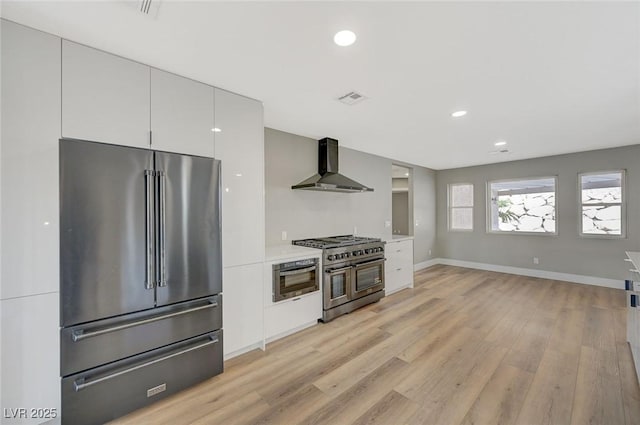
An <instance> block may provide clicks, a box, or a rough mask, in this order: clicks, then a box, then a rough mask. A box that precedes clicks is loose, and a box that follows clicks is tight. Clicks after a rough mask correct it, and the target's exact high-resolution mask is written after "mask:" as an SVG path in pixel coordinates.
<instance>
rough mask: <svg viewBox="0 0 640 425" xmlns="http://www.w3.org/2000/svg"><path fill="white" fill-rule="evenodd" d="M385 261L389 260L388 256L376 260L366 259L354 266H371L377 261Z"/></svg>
mask: <svg viewBox="0 0 640 425" xmlns="http://www.w3.org/2000/svg"><path fill="white" fill-rule="evenodd" d="M385 261H387V259H386V258H378V259H376V260H371V261H365V262H364V263H358V264H354V265H353V267H354V268H356V269H357V268H360V267H364V266H370V265H372V264H375V263H384V262H385Z"/></svg>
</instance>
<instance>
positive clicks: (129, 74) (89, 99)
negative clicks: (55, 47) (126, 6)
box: [62, 40, 150, 148]
mask: <svg viewBox="0 0 640 425" xmlns="http://www.w3.org/2000/svg"><path fill="white" fill-rule="evenodd" d="M149 74H150V68H149V67H148V66H146V65H142V64H140V63H137V62H133V61H130V60H127V59H124V58H121V57H118V56H115V55H111V54H109V53H105V52H102V51H100V50H96V49H92V48H90V47H86V46H83V45H80V44H77V43H73V42H71V41H67V40H63V41H62V136H63V137H69V138H74V139H83V140H90V141H97V142H103V143H113V144H117V145H126V146H134V147H139V148H148V147H149V139H150V137H149V129H150V123H149V115H150V105H149V96H150V93H149V90H150V83H149Z"/></svg>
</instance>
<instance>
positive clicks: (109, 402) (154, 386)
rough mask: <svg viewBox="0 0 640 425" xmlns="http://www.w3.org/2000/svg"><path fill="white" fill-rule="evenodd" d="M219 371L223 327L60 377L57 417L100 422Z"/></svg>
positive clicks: (67, 420)
mask: <svg viewBox="0 0 640 425" xmlns="http://www.w3.org/2000/svg"><path fill="white" fill-rule="evenodd" d="M222 371H223V360H222V330H219V331H216V332H211V333H209V334H206V335H202V336H199V337H196V338H192V339H189V340H186V341H182V342H180V343H176V344H173V345H170V346H167V347H163V348H160V349H157V350H153V351H151V352H148V353H145V354H141V355H138V356H134V357H130V358H127V359H124V360H121V361H118V362H115V363H110V364H108V365H105V366H101V367H98V368H95V369H91V370H88V371H85V372H82V373H78V374H75V375H71V376H68V377H66V378H63V379H62V423H63V424H65V425H66V424H84V425H90V424H102V423H105V422H108V421H110V420H113V419H116V418H118V417H120V416H122V415H125V414H127V413H129V412H131V411H133V410H136V409H139V408H141V407H144V406H146V405H149V404H151V403H154V402H156V401H158V400H161V399H163V398H165V397H167V396H169V395H171V394H174V393H176V392H178V391H181V390H183V389H185V388H187V387H190V386H192V385H194V384H196V383H198V382H200V381H203V380H205V379H208V378H210V377H212V376H215V375H218V374H220V373H222Z"/></svg>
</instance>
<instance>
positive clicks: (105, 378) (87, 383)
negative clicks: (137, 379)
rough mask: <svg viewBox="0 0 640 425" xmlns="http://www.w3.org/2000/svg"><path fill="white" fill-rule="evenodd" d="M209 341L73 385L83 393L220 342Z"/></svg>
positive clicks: (78, 381) (217, 340) (80, 380)
mask: <svg viewBox="0 0 640 425" xmlns="http://www.w3.org/2000/svg"><path fill="white" fill-rule="evenodd" d="M208 339H209V341H208V342H205V343H203V344H199V345H196V346H195V347H190V348H186V349H184V350H180V351H178V352H176V353H171V354H169V355H166V356H164V357H160V358H157V359H154V360H150V361H148V362H145V363H142V364H139V365H136V366H132V367H130V368H128V369H124V370H121V371H119V372H116V373H112V374H111V375H106V376H103V377H101V378H98V379H94V380H92V381H85V379H84V378H82V379H78V380H76V381H75V382H74V383H73V387H74V390H75V391H76V392H78V391H81V390H83V389H85V388H87V387H90V386H92V385H95V384H99V383H100V382H104V381H108V380H110V379H113V378H117V377H118V376H122V375H124V374H127V373H130V372H133V371H135V370H138V369H142V368H144V367H147V366H151V365H153V364H156V363H159V362H163V361H165V360H169V359H171V358H173V357H177V356H180V355H182V354H186V353H188V352H190V351H194V350H199V349H201V348H204V347H207V346H209V345H213V344H217V343H218V342H219V339H218V337H217V336H215V337H209V338H208Z"/></svg>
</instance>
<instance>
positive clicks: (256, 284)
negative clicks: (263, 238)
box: [222, 263, 264, 358]
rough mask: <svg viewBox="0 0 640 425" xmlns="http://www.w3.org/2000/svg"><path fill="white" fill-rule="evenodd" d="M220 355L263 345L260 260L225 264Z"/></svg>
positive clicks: (229, 354)
mask: <svg viewBox="0 0 640 425" xmlns="http://www.w3.org/2000/svg"><path fill="white" fill-rule="evenodd" d="M223 279H224V280H223V282H224V283H223V287H222V289H223V291H222V313H223V317H222V327H223V329H224V355H225V358H228V357H233V356H234V355H236V354H240V353H242V352H244V351H248V350H251V349H254V348H258V347H260V348H262V346H263V329H262V328H263V308H264V307H263V303H262V285H263V283H262V264H261V263H258V264H250V265H246V266H239V267H226V268H225V269H224V276H223Z"/></svg>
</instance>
